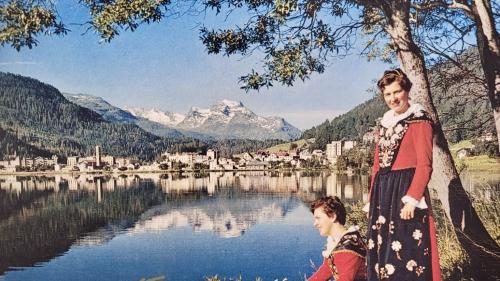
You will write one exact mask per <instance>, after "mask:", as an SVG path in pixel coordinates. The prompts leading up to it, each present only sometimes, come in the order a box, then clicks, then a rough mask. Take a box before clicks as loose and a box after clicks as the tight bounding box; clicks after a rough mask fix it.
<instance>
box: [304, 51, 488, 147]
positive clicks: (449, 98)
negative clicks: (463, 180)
mask: <svg viewBox="0 0 500 281" xmlns="http://www.w3.org/2000/svg"><path fill="white" fill-rule="evenodd" d="M459 60H460V62H461V63H462V64H465V65H467V66H468V67H469V68H472V69H473V73H472V74H471V73H470V72H466V71H464V70H463V69H460V68H458V67H456V66H455V65H451V64H440V65H436V66H435V67H433V68H432V69H431V71H430V72H429V79H430V82H431V86H432V93H433V101H434V105H435V106H436V108H437V111H438V113H439V118H440V121H441V123H442V124H443V130H444V131H445V133H446V135H447V138H448V140H449V141H451V142H459V141H461V140H463V139H471V138H474V137H477V136H479V135H481V134H483V133H484V132H494V131H495V124H494V120H493V114H492V110H491V106H490V105H489V102H488V100H487V97H486V90H485V88H484V85H483V84H482V81H481V80H480V79H478V77H481V75H482V74H481V68H480V61H479V57H478V55H477V53H476V52H475V51H474V50H468V51H467V52H465V53H463V54H462V55H461V57H460V58H459ZM387 110H388V108H387V106H386V105H385V103H384V101H383V100H382V97H381V96H380V95H378V94H376V96H375V97H374V98H372V99H370V100H368V101H366V102H365V103H363V104H360V105H358V106H356V107H355V108H354V109H352V110H350V111H349V112H347V113H345V114H342V115H340V116H337V117H335V118H333V119H332V120H331V121H325V122H323V123H322V124H320V125H318V126H315V127H313V128H311V129H309V130H306V131H304V133H303V134H302V136H301V138H302V139H308V138H316V142H315V143H314V144H313V145H312V146H311V149H316V148H319V149H325V148H326V144H327V143H329V142H331V141H333V140H353V139H355V140H360V139H361V138H362V136H363V134H365V133H366V132H367V131H368V130H369V129H370V128H371V127H373V126H375V123H376V120H377V118H380V117H382V115H383V113H384V112H385V111H387Z"/></svg>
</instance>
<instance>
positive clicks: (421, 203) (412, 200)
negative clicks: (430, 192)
mask: <svg viewBox="0 0 500 281" xmlns="http://www.w3.org/2000/svg"><path fill="white" fill-rule="evenodd" d="M401 201H403V203H405V204H406V203H408V204H410V205H412V206H414V207H417V208H419V209H427V208H428V206H427V203H425V197H422V199H420V201H417V199H415V198H413V197H410V196H408V195H405V196H403V198H401Z"/></svg>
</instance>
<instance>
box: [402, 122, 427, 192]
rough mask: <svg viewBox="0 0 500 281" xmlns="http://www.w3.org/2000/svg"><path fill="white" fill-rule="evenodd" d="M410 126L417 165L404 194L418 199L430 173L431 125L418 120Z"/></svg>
mask: <svg viewBox="0 0 500 281" xmlns="http://www.w3.org/2000/svg"><path fill="white" fill-rule="evenodd" d="M411 126H413V129H412V131H413V132H412V136H411V137H412V140H413V145H414V148H415V154H416V158H417V166H416V167H415V175H414V176H413V180H412V182H411V184H410V187H409V188H408V192H407V193H406V196H409V197H411V198H413V199H415V200H416V201H420V199H421V198H422V196H423V194H424V190H425V188H426V186H427V184H428V183H429V180H430V178H431V174H432V125H431V124H430V123H428V122H418V123H413V124H411Z"/></svg>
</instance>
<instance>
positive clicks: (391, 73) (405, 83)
mask: <svg viewBox="0 0 500 281" xmlns="http://www.w3.org/2000/svg"><path fill="white" fill-rule="evenodd" d="M396 81H397V82H399V85H400V86H401V88H403V89H404V90H405V91H407V92H409V91H410V89H411V86H412V83H411V81H410V79H408V76H406V74H405V73H404V72H403V71H402V70H401V69H400V68H396V69H392V70H386V71H384V75H383V76H382V78H380V79H379V80H378V82H377V87H378V89H379V90H380V92H384V89H385V87H387V85H390V84H392V83H394V82H396Z"/></svg>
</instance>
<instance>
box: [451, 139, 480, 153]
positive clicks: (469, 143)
mask: <svg viewBox="0 0 500 281" xmlns="http://www.w3.org/2000/svg"><path fill="white" fill-rule="evenodd" d="M449 146H450V150H451V152H452V153H453V154H454V153H455V152H457V151H458V150H459V149H462V148H473V147H474V145H473V144H472V141H471V140H463V141H460V142H458V143H450V144H449Z"/></svg>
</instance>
